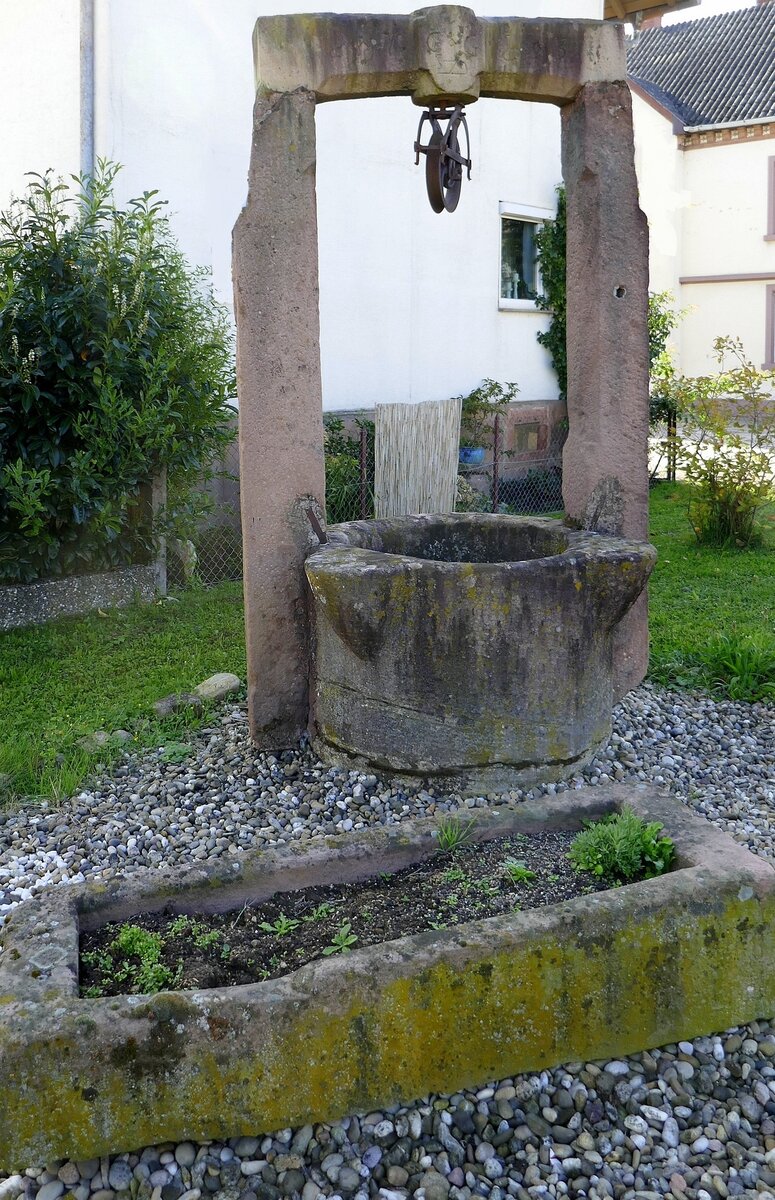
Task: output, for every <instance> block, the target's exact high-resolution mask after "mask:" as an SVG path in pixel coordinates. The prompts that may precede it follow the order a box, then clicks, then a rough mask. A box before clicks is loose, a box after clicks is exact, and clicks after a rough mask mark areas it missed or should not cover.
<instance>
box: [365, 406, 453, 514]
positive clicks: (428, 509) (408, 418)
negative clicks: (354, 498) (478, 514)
mask: <svg viewBox="0 0 775 1200" xmlns="http://www.w3.org/2000/svg"><path fill="white" fill-rule="evenodd" d="M375 427H376V428H375V456H376V464H375V477H374V491H375V510H376V515H377V516H378V517H402V516H406V515H408V514H410V513H448V512H453V511H454V508H455V492H456V488H457V473H458V448H459V444H460V397H459V396H457V397H455V398H454V399H451V400H429V401H425V402H424V403H422V404H378V405H377V407H376V418H375Z"/></svg>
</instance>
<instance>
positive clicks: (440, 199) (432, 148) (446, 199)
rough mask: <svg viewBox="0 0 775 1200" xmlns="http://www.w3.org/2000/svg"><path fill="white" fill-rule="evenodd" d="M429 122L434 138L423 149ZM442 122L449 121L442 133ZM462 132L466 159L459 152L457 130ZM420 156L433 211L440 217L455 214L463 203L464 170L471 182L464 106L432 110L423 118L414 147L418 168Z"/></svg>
mask: <svg viewBox="0 0 775 1200" xmlns="http://www.w3.org/2000/svg"><path fill="white" fill-rule="evenodd" d="M426 121H427V122H428V124H429V125H430V127H431V136H430V138H429V140H428V144H427V146H423V145H422V144H421V141H420V139H421V137H422V127H423V125H424V124H425V122H426ZM442 121H446V123H447V128H446V129H442V127H441V122H442ZM461 128H462V129H463V130H464V132H465V135H466V153H465V156H463V155H462V154H461V152H460V142H459V141H458V130H460V129H461ZM421 154H424V155H425V186H426V188H427V190H428V199H429V200H430V202H431V208H432V209H433V211H434V212H437V213H440V212H444V209H446V210H447V212H454V211H455V209H456V208H457V204H458V200H459V199H460V189H461V187H462V185H463V168H464V167H465V169H466V172H467V174H468V178H469V179H470V178H471V158H470V155H471V142H470V139H469V136H468V125H467V123H466V115H465V112H464V111H463V106H462V104H457V105H456V106H455V107H454V108H447V107H443V108H435V107H430V108H428V109H427V110H426V111H425V112H424V113H423V114H422V116H421V117H420V124H419V125H418V126H417V140H416V142H415V143H414V162H415V166H417V165H418V164H419V162H420V155H421Z"/></svg>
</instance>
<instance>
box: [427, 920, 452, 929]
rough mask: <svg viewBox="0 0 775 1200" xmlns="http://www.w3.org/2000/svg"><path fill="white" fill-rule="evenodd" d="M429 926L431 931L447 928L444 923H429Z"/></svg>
mask: <svg viewBox="0 0 775 1200" xmlns="http://www.w3.org/2000/svg"><path fill="white" fill-rule="evenodd" d="M429 924H430V927H431V929H447V928H448V926H447V922H446V921H430V922H429Z"/></svg>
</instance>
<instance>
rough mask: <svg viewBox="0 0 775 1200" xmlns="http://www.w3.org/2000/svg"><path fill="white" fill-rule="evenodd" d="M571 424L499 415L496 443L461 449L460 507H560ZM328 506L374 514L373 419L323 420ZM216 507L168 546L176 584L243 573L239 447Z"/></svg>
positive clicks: (224, 473)
mask: <svg viewBox="0 0 775 1200" xmlns="http://www.w3.org/2000/svg"><path fill="white" fill-rule="evenodd" d="M565 436H566V425H565V423H564V422H562V421H559V422H556V423H555V424H549V423H547V422H538V421H520V420H508V421H507V420H504V419H503V418H501V417H496V418H495V420H494V422H493V426H492V432H491V437H490V438H489V440H490V442H491V444H490V445H489V446H488V447H483V448H480V449H479V450H477V451H474V452H471V451H466V450H461V462H460V466H459V474H458V485H457V501H456V505H455V508H456V510H457V511H458V512H501V513H512V514H516V515H522V514H540V513H552V512H559V511H561V510H562V447H563V443H564V441H565ZM325 437H326V511H327V519H328V523H329V524H330V525H336V524H339V523H340V522H343V521H360V520H366V519H368V518H370V517H373V516H374V424H373V422H372V421H368V420H354V421H349V422H348V423H347V424H345V422H344V421H343V420H342V419H341V418H339V417H327V418H326V420H325ZM207 488H208V490H209V492H210V496H211V501H212V511H211V512H210V514H209V515H208V516H207V518H205V520H203V522H202V523H201V524H200V526H199V528H198V529H197V530H196V532H195V533H194V535H193V536H192V537H191V539H190V540H185V541H177V540H175V539H170V540H169V542H168V544H167V580H168V585H169V586H170V587H171V588H173V589H174V588H185V587H190V586H200V587H213V586H215V585H217V584H219V583H223V582H226V581H232V582H239V581H240V580H241V579H242V533H241V529H240V507H239V467H238V461H237V452H236V446H235V447H233V448H231V450H230V453H229V455H228V456H227V459H226V460H225V461H224V463H223V464H221V470H220V471H219V473H218V475H217V476H216V478H215V479H214V480H212V481H210V483H208V484H207Z"/></svg>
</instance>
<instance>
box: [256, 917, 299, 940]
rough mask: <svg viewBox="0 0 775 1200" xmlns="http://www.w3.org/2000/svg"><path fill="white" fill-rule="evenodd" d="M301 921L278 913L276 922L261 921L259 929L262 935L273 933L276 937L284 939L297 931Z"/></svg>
mask: <svg viewBox="0 0 775 1200" xmlns="http://www.w3.org/2000/svg"><path fill="white" fill-rule="evenodd" d="M300 924H301V921H297V920H296V918H295V917H287V916H286V915H285V913H280V915H279V917H277V918H276V920H274V921H272V922H271V924H270V922H269V921H262V922H261V924H260V925H259V929H263V931H264V933H273V934H274V935H275V936H276V937H285V936H286V935H287V934H289V933H293V931H294V929H298V927H299V925H300Z"/></svg>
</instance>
